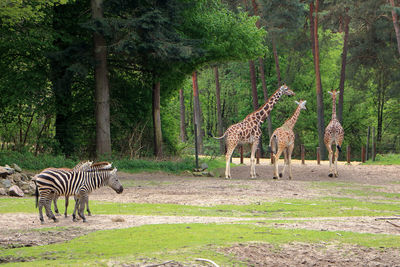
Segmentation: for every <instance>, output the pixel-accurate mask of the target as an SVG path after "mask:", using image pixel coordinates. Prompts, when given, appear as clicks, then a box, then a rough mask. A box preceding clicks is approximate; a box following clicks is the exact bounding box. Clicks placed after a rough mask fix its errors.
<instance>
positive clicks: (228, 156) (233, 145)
mask: <svg viewBox="0 0 400 267" xmlns="http://www.w3.org/2000/svg"><path fill="white" fill-rule="evenodd" d="M236 146H237V142H232V141H228V142H227V151H226V155H225V160H226V168H225V178H226V179H230V178H231V165H230V164H231V157H232V154H233V151H234V150H235V148H236Z"/></svg>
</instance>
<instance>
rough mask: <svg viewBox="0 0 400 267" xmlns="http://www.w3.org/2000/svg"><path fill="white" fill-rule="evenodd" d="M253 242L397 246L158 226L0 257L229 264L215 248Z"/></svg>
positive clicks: (363, 239)
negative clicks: (204, 260) (197, 260)
mask: <svg viewBox="0 0 400 267" xmlns="http://www.w3.org/2000/svg"><path fill="white" fill-rule="evenodd" d="M337 233H340V235H338V234H337ZM254 241H256V242H266V243H270V244H273V245H276V246H279V245H281V244H285V243H289V242H305V243H318V242H326V243H329V242H335V243H339V244H344V243H346V244H354V245H361V246H366V247H372V248H382V247H385V248H389V247H392V248H399V247H400V236H395V235H383V234H359V233H351V232H343V231H340V232H338V231H335V232H330V231H313V230H303V229H290V230H288V229H274V228H271V227H264V226H257V225H254V224H163V225H145V226H140V227H133V228H127V229H117V230H106V231H97V232H94V233H90V234H88V235H86V236H83V237H80V238H76V239H74V240H71V241H69V242H65V243H60V244H51V245H46V246H37V247H25V248H15V249H8V250H0V257H1V258H4V257H7V256H8V257H10V256H11V257H15V258H19V259H27V260H34V261H31V262H18V263H17V264H16V265H18V266H45V265H49V264H51V265H52V266H54V265H83V264H85V265H101V264H104V265H106V264H107V263H108V262H117V263H128V262H129V263H133V262H140V259H143V258H146V257H148V258H157V259H160V260H171V259H173V260H176V261H180V262H190V261H192V262H193V261H194V258H197V257H203V258H212V259H213V260H214V261H216V263H218V264H220V265H221V266H231V265H232V262H233V260H232V259H231V258H229V256H227V255H223V254H222V253H221V252H219V250H218V248H221V247H228V246H231V245H232V244H235V243H239V242H240V243H245V242H254ZM117 265H118V264H117Z"/></svg>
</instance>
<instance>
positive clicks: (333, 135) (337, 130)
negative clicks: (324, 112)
mask: <svg viewBox="0 0 400 267" xmlns="http://www.w3.org/2000/svg"><path fill="white" fill-rule="evenodd" d="M328 93H329V94H330V95H331V96H332V119H331V121H330V122H329V124H328V126H326V128H325V134H324V143H325V146H326V148H327V150H328V152H329V174H328V176H329V177H332V176H333V175H335V177H337V176H338V171H337V159H338V157H339V152H341V151H342V148H341V146H342V142H343V138H344V130H343V127H342V125H340V122H339V121H338V120H337V119H336V96H337V95H339V92H337V91H336V90H334V91H332V92H329V91H328ZM333 143H335V145H336V151H335V159H333V150H332V147H331V146H332V144H333ZM333 161H334V163H333ZM333 164H334V166H333V168H332V165H333ZM332 169H333V170H332Z"/></svg>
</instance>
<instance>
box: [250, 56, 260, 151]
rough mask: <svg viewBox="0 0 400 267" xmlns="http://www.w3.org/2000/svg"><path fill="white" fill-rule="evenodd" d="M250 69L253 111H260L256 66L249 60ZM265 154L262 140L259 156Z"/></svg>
mask: <svg viewBox="0 0 400 267" xmlns="http://www.w3.org/2000/svg"><path fill="white" fill-rule="evenodd" d="M249 68H250V81H251V95H252V98H253V109H254V110H257V109H258V93H257V77H256V67H255V65H254V61H253V60H249ZM262 154H263V149H262V138H260V142H259V143H258V150H257V156H258V157H261V156H262Z"/></svg>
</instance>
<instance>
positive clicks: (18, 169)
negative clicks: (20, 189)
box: [11, 163, 22, 172]
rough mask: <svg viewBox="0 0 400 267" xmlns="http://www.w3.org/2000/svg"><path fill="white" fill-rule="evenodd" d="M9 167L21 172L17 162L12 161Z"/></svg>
mask: <svg viewBox="0 0 400 267" xmlns="http://www.w3.org/2000/svg"><path fill="white" fill-rule="evenodd" d="M11 167H12V168H13V169H14V170H15V171H16V172H22V169H21V167H19V166H18V165H17V164H15V163H13V164H11Z"/></svg>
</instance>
